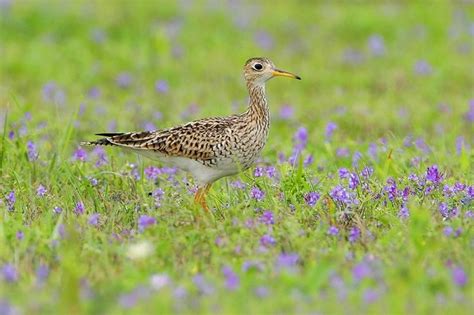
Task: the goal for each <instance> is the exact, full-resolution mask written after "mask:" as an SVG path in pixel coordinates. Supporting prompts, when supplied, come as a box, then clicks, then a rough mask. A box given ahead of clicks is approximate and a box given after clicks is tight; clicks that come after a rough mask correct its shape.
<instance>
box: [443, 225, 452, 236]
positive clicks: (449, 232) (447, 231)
mask: <svg viewBox="0 0 474 315" xmlns="http://www.w3.org/2000/svg"><path fill="white" fill-rule="evenodd" d="M443 234H444V236H448V237H449V236H451V235H452V234H453V228H452V227H450V226H446V227H445V228H444V229H443Z"/></svg>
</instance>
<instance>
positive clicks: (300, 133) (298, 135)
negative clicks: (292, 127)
mask: <svg viewBox="0 0 474 315" xmlns="http://www.w3.org/2000/svg"><path fill="white" fill-rule="evenodd" d="M293 141H294V147H295V150H296V151H302V150H303V149H304V148H305V147H306V145H307V143H308V130H307V129H306V128H305V127H299V128H298V130H296V132H295V134H294V135H293Z"/></svg>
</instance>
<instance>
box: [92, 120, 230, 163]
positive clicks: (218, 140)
mask: <svg viewBox="0 0 474 315" xmlns="http://www.w3.org/2000/svg"><path fill="white" fill-rule="evenodd" d="M237 117H238V116H237V115H234V116H230V117H225V118H207V119H201V120H197V121H193V122H190V123H187V124H185V125H181V126H177V127H173V128H169V129H163V130H155V131H143V132H127V133H99V134H97V135H101V136H105V138H102V139H99V140H96V141H91V142H84V143H83V144H85V145H116V146H121V147H128V148H131V149H136V150H152V151H156V152H160V153H163V154H166V155H170V156H180V157H187V158H191V159H194V160H211V159H213V158H215V157H216V153H217V152H216V150H215V147H216V146H218V145H219V144H222V143H225V142H227V141H228V139H227V138H228V134H227V133H226V129H227V130H228V129H229V128H231V127H232V125H233V124H235V123H236V118H237Z"/></svg>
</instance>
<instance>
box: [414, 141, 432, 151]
mask: <svg viewBox="0 0 474 315" xmlns="http://www.w3.org/2000/svg"><path fill="white" fill-rule="evenodd" d="M415 145H416V147H417V149H418V150H420V151H422V152H423V153H425V154H428V153H430V152H431V149H430V147H429V146H428V144H426V142H425V140H424V139H423V138H421V137H420V138H417V139H416V140H415Z"/></svg>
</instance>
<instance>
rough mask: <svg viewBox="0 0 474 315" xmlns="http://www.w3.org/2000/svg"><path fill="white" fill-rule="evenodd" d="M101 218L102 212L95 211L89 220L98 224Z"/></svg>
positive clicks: (94, 224)
mask: <svg viewBox="0 0 474 315" xmlns="http://www.w3.org/2000/svg"><path fill="white" fill-rule="evenodd" d="M99 219H100V214H98V213H93V214H91V215H90V216H89V219H88V220H87V222H88V223H89V224H90V225H93V226H97V225H98V224H99Z"/></svg>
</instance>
